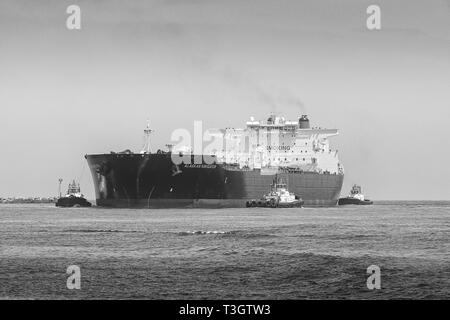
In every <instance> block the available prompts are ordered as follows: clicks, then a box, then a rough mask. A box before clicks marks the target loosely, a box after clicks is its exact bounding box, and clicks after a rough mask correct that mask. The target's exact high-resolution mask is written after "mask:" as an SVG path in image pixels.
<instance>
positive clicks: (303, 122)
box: [298, 114, 309, 129]
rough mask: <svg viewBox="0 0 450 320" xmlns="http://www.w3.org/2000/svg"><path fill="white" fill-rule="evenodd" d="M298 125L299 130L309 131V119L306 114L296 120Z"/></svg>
mask: <svg viewBox="0 0 450 320" xmlns="http://www.w3.org/2000/svg"><path fill="white" fill-rule="evenodd" d="M298 125H299V127H300V129H309V119H308V116H307V115H306V114H304V115H302V116H301V117H300V119H298Z"/></svg>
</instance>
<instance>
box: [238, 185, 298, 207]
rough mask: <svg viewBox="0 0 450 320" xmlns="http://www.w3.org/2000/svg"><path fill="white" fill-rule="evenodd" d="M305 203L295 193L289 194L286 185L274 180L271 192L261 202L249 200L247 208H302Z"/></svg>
mask: <svg viewBox="0 0 450 320" xmlns="http://www.w3.org/2000/svg"><path fill="white" fill-rule="evenodd" d="M303 203H304V201H303V200H302V199H301V198H299V197H297V196H296V195H295V194H294V193H292V192H289V190H288V189H287V186H286V184H285V183H284V182H283V181H281V180H278V179H277V178H275V179H274V181H273V183H272V186H271V190H270V192H269V193H268V194H266V195H264V196H263V197H262V198H261V199H259V200H255V199H253V200H249V201H247V202H246V206H247V207H269V208H294V207H297V208H298V207H301V206H302V205H303Z"/></svg>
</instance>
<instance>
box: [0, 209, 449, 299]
mask: <svg viewBox="0 0 450 320" xmlns="http://www.w3.org/2000/svg"><path fill="white" fill-rule="evenodd" d="M70 265H77V266H79V267H80V270H81V289H80V290H69V289H67V287H66V281H67V277H68V275H67V274H66V269H67V267H68V266H70ZM370 265H377V266H379V267H380V269H381V289H379V290H376V289H375V290H369V289H368V288H367V285H366V280H367V278H368V276H369V275H368V274H367V267H369V266H370ZM0 298H1V299H23V298H25V299H322V298H323V299H393V298H395V299H439V298H444V299H449V298H450V202H380V203H376V204H375V205H373V206H346V207H336V208H302V209H267V208H248V209H216V210H207V209H184V210H173V209H170V210H169V209H167V210H166V209H160V210H145V209H143V210H129V209H102V208H73V209H60V208H56V207H53V206H52V205H5V204H3V205H0Z"/></svg>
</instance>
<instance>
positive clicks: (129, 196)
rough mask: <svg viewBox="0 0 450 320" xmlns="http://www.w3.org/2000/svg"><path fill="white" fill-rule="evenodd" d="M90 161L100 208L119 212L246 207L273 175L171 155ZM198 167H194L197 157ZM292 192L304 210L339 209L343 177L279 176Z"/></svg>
mask: <svg viewBox="0 0 450 320" xmlns="http://www.w3.org/2000/svg"><path fill="white" fill-rule="evenodd" d="M86 159H87V161H88V164H89V168H90V170H91V174H92V178H93V181H94V187H95V194H96V203H97V205H98V206H103V207H120V208H186V207H187V208H197V207H200V208H224V207H245V206H246V201H247V200H249V199H259V198H260V197H261V196H262V195H264V194H266V193H267V192H268V191H269V189H270V185H271V183H272V182H273V178H274V173H273V174H262V172H261V171H260V170H257V169H255V170H240V169H238V168H236V167H230V166H227V165H223V164H213V165H206V164H204V163H202V162H201V161H198V159H201V156H195V159H197V161H196V163H200V164H194V165H179V166H175V165H174V164H173V162H172V159H171V156H170V154H151V155H149V154H145V155H142V154H100V155H87V156H86ZM192 159H193V163H194V157H193V158H192ZM278 177H279V178H281V179H283V180H284V181H286V183H287V186H288V189H289V191H291V192H293V193H295V194H296V195H297V196H299V197H300V198H302V199H303V200H304V205H305V206H335V205H336V204H337V202H338V198H339V195H340V192H341V187H342V183H343V179H344V176H343V175H337V174H318V173H313V172H293V171H279V172H278Z"/></svg>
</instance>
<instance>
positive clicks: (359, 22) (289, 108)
mask: <svg viewBox="0 0 450 320" xmlns="http://www.w3.org/2000/svg"><path fill="white" fill-rule="evenodd" d="M70 4H78V5H79V6H80V7H81V11H82V30H78V31H70V30H68V29H67V28H66V25H65V22H66V18H67V16H68V15H67V14H66V8H67V6H69V5H70ZM370 4H378V5H379V6H380V7H381V30H380V31H369V30H367V29H366V27H365V23H366V18H367V14H366V8H367V6H368V5H370ZM0 71H1V72H0V106H1V107H0V108H1V109H0V110H1V114H0V133H1V135H0V148H1V155H2V156H1V158H0V197H1V196H3V197H4V196H14V195H16V196H27V195H30V196H31V195H33V196H34V195H36V196H39V195H41V196H46V195H55V194H56V192H57V188H58V181H57V180H58V178H59V177H62V178H64V180H65V183H64V184H65V185H66V184H67V182H68V181H69V180H70V179H73V178H76V179H80V177H81V186H82V191H83V192H84V193H85V194H86V195H87V196H88V198H93V197H94V193H93V185H92V180H91V176H90V173H89V171H88V168H87V165H86V163H85V159H84V157H83V156H84V154H87V153H104V152H106V153H108V152H109V151H111V150H115V151H120V150H123V149H127V148H130V149H132V150H134V151H139V150H140V148H141V147H142V130H143V128H144V127H145V125H146V119H147V118H150V120H151V123H152V126H153V128H154V129H155V130H156V132H155V133H154V136H153V146H154V148H155V149H156V148H163V147H164V145H165V144H166V143H168V141H169V138H170V134H171V132H172V130H173V129H176V128H182V127H184V128H187V129H191V128H192V127H193V121H194V120H203V121H204V126H205V127H243V126H244V125H245V121H246V120H247V119H248V118H249V117H250V116H255V117H256V118H259V119H265V118H267V114H268V113H269V112H270V111H276V112H278V113H281V114H284V115H285V116H286V117H287V118H292V119H294V118H296V117H298V116H299V115H300V114H303V113H307V114H308V115H309V117H310V119H311V121H312V125H314V126H321V127H336V128H338V129H340V135H339V136H337V137H335V138H333V140H332V145H333V147H335V148H337V149H338V150H339V154H340V159H341V161H342V163H343V164H344V166H345V170H346V177H345V184H344V188H343V193H344V194H345V193H347V192H348V191H349V188H350V187H351V184H353V183H359V184H361V185H362V186H363V190H364V191H365V193H366V194H367V195H368V196H370V197H371V198H374V199H447V200H448V199H450V161H449V157H450V143H449V141H450V125H449V121H450V1H448V0H447V1H444V0H435V1H411V0H405V1H400V0H398V1H357V0H353V1H336V0H327V1H317V0H310V1H300V0H289V1H288V0H271V1H269V0H254V1H246V0H226V1H225V0H221V1H217V0H170V1H162V0H159V1H148V0H145V1H144V0H142V1H120V0H111V1H110V0H108V1H106V0H105V1H99V0H95V1H93V0H91V1H75V0H71V1H61V0H53V1H50V0H46V1H44V0H40V1H36V0H27V1H25V0H1V2H0ZM64 189H65V187H64Z"/></svg>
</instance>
